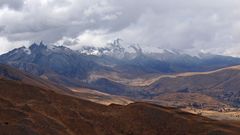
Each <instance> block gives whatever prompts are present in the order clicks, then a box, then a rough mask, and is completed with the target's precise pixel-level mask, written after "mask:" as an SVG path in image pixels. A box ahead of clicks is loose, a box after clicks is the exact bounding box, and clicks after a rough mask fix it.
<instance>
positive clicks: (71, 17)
mask: <svg viewBox="0 0 240 135" xmlns="http://www.w3.org/2000/svg"><path fill="white" fill-rule="evenodd" d="M116 38H121V39H123V40H124V44H130V43H138V44H140V46H142V47H143V48H147V47H149V48H164V49H183V50H194V51H196V50H197V51H203V52H212V53H221V54H226V55H232V56H240V0H0V53H3V52H6V51H8V50H10V49H13V48H15V47H19V46H23V45H29V44H30V43H32V42H34V41H36V42H39V41H41V40H42V41H44V42H45V43H48V44H64V45H67V46H70V47H72V48H76V49H77V48H79V47H80V46H83V45H94V46H103V45H105V44H106V43H107V42H109V41H112V40H114V39H116Z"/></svg>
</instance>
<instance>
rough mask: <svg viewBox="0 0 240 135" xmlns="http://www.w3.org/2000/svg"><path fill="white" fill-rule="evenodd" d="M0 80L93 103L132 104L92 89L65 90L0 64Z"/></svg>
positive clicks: (62, 87)
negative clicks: (20, 83)
mask: <svg viewBox="0 0 240 135" xmlns="http://www.w3.org/2000/svg"><path fill="white" fill-rule="evenodd" d="M0 78H5V79H8V80H14V81H21V82H23V83H25V84H28V85H33V86H35V87H40V88H43V89H51V90H54V91H55V92H57V93H61V94H65V95H69V96H73V97H77V98H81V99H85V100H90V101H93V102H97V103H101V104H111V103H115V104H121V105H126V104H129V103H132V101H131V100H130V99H127V98H125V97H119V96H113V95H110V94H106V93H101V92H97V91H96V90H94V89H86V88H81V87H80V88H67V87H64V86H63V85H61V84H56V83H53V82H51V81H48V80H46V79H42V78H39V77H38V76H33V75H31V74H27V73H24V72H22V71H19V70H17V69H15V68H13V67H10V66H7V65H1V64H0Z"/></svg>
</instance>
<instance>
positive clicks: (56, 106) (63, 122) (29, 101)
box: [0, 79, 240, 135]
mask: <svg viewBox="0 0 240 135" xmlns="http://www.w3.org/2000/svg"><path fill="white" fill-rule="evenodd" d="M0 132H1V134H4V135H12V134H15V135H16V134H24V135H40V134H44V135H52V134H58V135H110V134H111V135H112V134H115V135H129V134H131V135H154V134H158V135H172V134H190V135H191V134H192V135H198V134H199V135H200V134H201V135H205V134H206V135H212V134H223V135H225V134H226V135H237V134H238V133H239V132H240V130H239V125H238V124H231V123H229V122H228V124H227V122H224V123H223V122H220V121H213V120H210V119H207V118H204V117H200V116H197V115H192V114H189V113H185V112H182V111H178V110H176V109H173V108H165V107H161V106H157V105H151V104H146V103H133V104H130V105H127V106H119V105H110V106H104V105H99V104H96V103H92V102H89V101H85V100H81V99H77V98H73V97H71V96H67V95H62V94H58V93H56V92H54V91H51V90H46V89H42V88H39V87H35V86H31V85H27V84H24V83H22V82H20V81H11V80H5V79H0Z"/></svg>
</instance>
